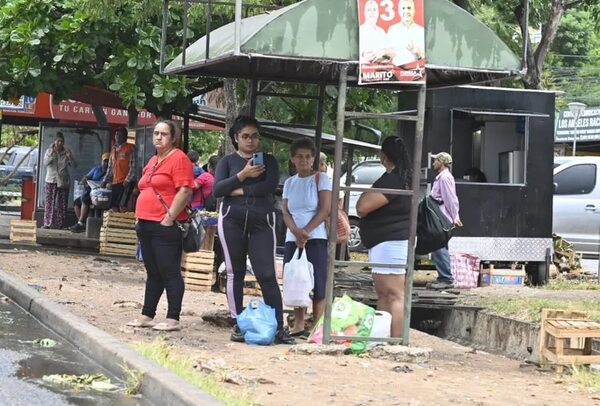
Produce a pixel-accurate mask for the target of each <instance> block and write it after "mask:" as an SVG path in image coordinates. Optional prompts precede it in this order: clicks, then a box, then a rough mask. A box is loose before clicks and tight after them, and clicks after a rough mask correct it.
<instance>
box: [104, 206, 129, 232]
mask: <svg viewBox="0 0 600 406" xmlns="http://www.w3.org/2000/svg"><path fill="white" fill-rule="evenodd" d="M102 227H110V228H125V229H128V230H135V213H133V212H125V213H119V212H115V211H110V210H108V211H105V212H104V213H103V215H102Z"/></svg>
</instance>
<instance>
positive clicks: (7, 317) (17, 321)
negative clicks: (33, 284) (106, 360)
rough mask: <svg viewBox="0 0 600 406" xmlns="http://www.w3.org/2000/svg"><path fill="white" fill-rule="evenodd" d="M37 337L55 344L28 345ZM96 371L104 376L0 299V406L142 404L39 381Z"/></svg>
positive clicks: (100, 369)
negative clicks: (50, 377) (59, 375)
mask: <svg viewBox="0 0 600 406" xmlns="http://www.w3.org/2000/svg"><path fill="white" fill-rule="evenodd" d="M0 297H2V295H1V294H0ZM38 338H51V339H52V340H55V341H56V342H57V343H58V344H57V345H56V346H55V347H51V348H42V347H39V346H36V345H34V344H33V342H32V341H33V340H35V339H38ZM100 372H103V373H106V372H105V371H104V370H103V369H102V368H100V367H99V366H98V365H96V364H94V363H93V362H92V361H90V360H89V359H88V358H86V357H85V356H84V355H83V354H81V353H80V352H79V351H77V350H76V349H75V347H73V346H72V345H70V344H69V343H68V342H65V341H64V340H63V339H62V338H60V337H58V336H57V335H55V334H54V333H53V332H52V331H50V330H48V329H47V328H45V327H44V326H42V325H41V324H40V323H39V322H38V321H37V320H35V319H34V318H33V317H31V316H30V315H29V314H27V313H26V312H25V311H24V310H22V309H21V308H20V307H18V306H16V305H15V304H14V303H12V302H4V301H2V300H0V405H2V406H4V405H11V406H12V405H15V406H21V405H23V406H38V405H40V406H54V405H58V406H62V405H80V406H84V405H85V406H88V405H90V406H91V405H94V406H95V405H99V406H109V405H110V406H113V405H118V406H133V405H137V404H139V403H140V402H141V400H140V399H132V398H127V397H125V396H124V395H122V394H114V393H105V392H95V391H86V390H81V391H75V390H73V388H72V387H69V386H66V387H61V386H57V385H50V384H47V383H46V382H44V381H43V380H42V378H43V376H44V375H50V374H75V375H80V374H95V373H100ZM107 375H108V374H107ZM111 378H112V380H113V383H116V384H118V382H116V380H115V379H114V377H111Z"/></svg>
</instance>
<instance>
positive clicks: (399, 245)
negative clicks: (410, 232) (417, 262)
mask: <svg viewBox="0 0 600 406" xmlns="http://www.w3.org/2000/svg"><path fill="white" fill-rule="evenodd" d="M407 259H408V240H400V241H384V242H382V243H379V244H377V245H376V246H374V247H373V248H371V249H369V262H378V263H380V264H403V265H406V261H407ZM371 272H373V273H377V274H387V275H403V274H405V273H406V269H405V268H377V267H375V268H372V269H371Z"/></svg>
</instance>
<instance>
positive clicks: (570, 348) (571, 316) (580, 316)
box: [539, 309, 600, 373]
mask: <svg viewBox="0 0 600 406" xmlns="http://www.w3.org/2000/svg"><path fill="white" fill-rule="evenodd" d="M599 337H600V323H597V322H595V321H590V320H587V315H586V313H585V312H582V311H577V310H556V309H543V310H542V320H541V325H540V343H539V349H540V364H542V365H545V364H546V363H547V362H551V363H553V364H554V365H555V368H556V372H557V373H562V372H563V369H564V367H565V366H573V365H589V364H597V363H599V362H600V355H598V354H596V353H594V351H593V350H592V340H593V339H595V338H599Z"/></svg>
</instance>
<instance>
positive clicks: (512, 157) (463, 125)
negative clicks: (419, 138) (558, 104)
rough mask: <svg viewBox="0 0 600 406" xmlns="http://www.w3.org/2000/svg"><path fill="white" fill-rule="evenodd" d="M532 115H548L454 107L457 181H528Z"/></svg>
mask: <svg viewBox="0 0 600 406" xmlns="http://www.w3.org/2000/svg"><path fill="white" fill-rule="evenodd" d="M530 117H547V115H546V114H539V113H530V112H517V111H496V110H483V109H473V108H454V109H452V130H451V154H452V157H453V161H454V162H453V168H452V173H453V174H454V176H455V177H456V178H457V181H464V182H472V183H495V184H504V185H522V184H525V183H526V182H527V169H526V168H527V148H528V145H529V118H530Z"/></svg>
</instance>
